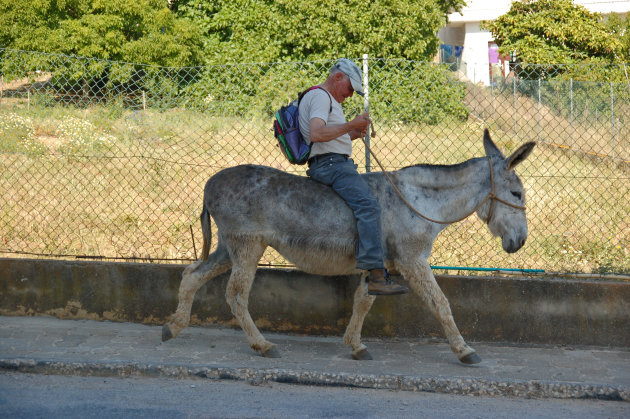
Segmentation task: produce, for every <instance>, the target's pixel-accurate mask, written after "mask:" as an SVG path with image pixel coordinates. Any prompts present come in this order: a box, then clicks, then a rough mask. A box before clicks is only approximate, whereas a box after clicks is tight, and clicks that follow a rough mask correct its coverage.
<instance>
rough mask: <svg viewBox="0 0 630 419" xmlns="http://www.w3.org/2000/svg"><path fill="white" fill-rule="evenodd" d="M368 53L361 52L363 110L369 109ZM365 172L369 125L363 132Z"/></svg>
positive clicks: (367, 167)
mask: <svg viewBox="0 0 630 419" xmlns="http://www.w3.org/2000/svg"><path fill="white" fill-rule="evenodd" d="M368 70H369V68H368V55H367V54H363V112H369V111H370V89H369V77H368ZM365 144H367V147H365V172H366V173H369V172H370V150H369V148H368V147H370V127H369V126H368V128H367V133H366V134H365Z"/></svg>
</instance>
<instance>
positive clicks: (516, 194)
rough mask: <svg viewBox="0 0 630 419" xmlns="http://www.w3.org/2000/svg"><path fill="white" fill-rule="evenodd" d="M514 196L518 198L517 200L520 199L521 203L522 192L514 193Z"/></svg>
mask: <svg viewBox="0 0 630 419" xmlns="http://www.w3.org/2000/svg"><path fill="white" fill-rule="evenodd" d="M512 195H514V196H515V197H516V199H518V200H519V201H520V199H521V193H520V192H514V191H512Z"/></svg>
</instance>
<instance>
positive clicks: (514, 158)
mask: <svg viewBox="0 0 630 419" xmlns="http://www.w3.org/2000/svg"><path fill="white" fill-rule="evenodd" d="M535 145H536V143H535V142H533V141H532V142H529V143H525V144H523V145H522V146H520V147H519V148H518V150H516V151H515V152H514V153H512V154H511V155H510V157H508V158H507V169H508V170H512V169H514V168H515V167H516V166H517V165H518V164H520V163H522V162H523V160H525V159H526V158H527V157H528V156H529V155H530V154H531V152H532V150H533V149H534V146H535Z"/></svg>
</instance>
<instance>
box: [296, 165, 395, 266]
mask: <svg viewBox="0 0 630 419" xmlns="http://www.w3.org/2000/svg"><path fill="white" fill-rule="evenodd" d="M306 174H307V175H308V176H309V177H310V178H311V179H314V180H316V181H318V182H320V183H323V184H324V185H328V186H332V188H333V189H334V190H335V192H337V194H339V196H341V197H342V198H343V200H344V201H346V204H348V206H349V207H350V208H351V209H352V211H353V212H354V217H355V218H356V220H357V230H358V233H359V244H358V246H357V252H356V258H357V268H358V269H362V270H370V269H379V268H380V269H383V268H384V266H383V246H382V242H381V240H382V239H381V217H380V215H381V209H380V207H379V205H378V201H377V200H376V198H374V197H373V196H372V192H371V191H370V187H369V186H368V184H367V182H366V181H365V180H364V179H363V178H362V177H361V175H360V174H359V172H357V166H356V165H355V164H354V161H352V159H349V158H347V157H346V156H344V155H341V154H333V155H327V156H325V157H322V158H319V159H317V160H315V161H314V162H313V163H312V164H311V165H310V167H309V169H308V170H307V171H306Z"/></svg>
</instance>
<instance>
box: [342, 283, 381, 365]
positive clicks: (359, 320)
mask: <svg viewBox="0 0 630 419" xmlns="http://www.w3.org/2000/svg"><path fill="white" fill-rule="evenodd" d="M367 275H368V274H367V272H366V273H364V274H363V275H361V280H360V281H359V286H358V287H357V290H356V291H355V293H354V303H353V305H352V316H351V317H350V322H349V323H348V327H347V328H346V333H345V334H344V335H343V342H344V343H345V344H346V345H350V346H351V347H352V358H354V359H356V360H360V361H363V360H369V359H372V355H370V353H369V352H368V351H367V346H365V345H364V344H362V343H361V329H362V328H363V321H364V320H365V316H366V315H367V313H368V311H370V308H371V307H372V304H373V303H374V300H376V297H375V296H373V295H369V294H368V289H367Z"/></svg>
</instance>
